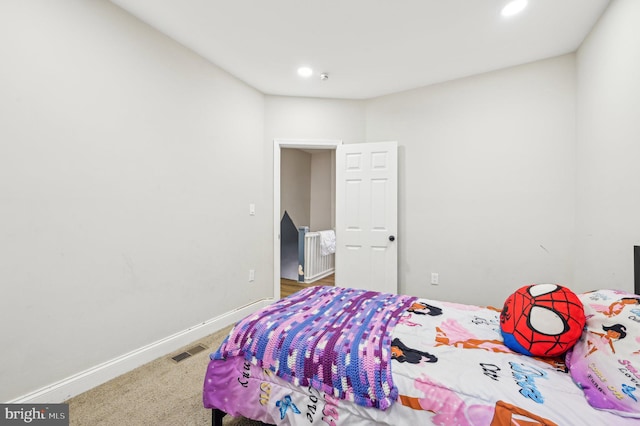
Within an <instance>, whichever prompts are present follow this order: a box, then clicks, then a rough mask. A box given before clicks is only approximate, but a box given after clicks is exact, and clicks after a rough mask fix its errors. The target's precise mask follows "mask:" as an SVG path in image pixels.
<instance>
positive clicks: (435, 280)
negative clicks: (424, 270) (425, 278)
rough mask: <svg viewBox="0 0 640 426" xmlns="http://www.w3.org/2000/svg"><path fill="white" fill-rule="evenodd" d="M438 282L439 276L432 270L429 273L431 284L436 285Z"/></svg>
mask: <svg viewBox="0 0 640 426" xmlns="http://www.w3.org/2000/svg"><path fill="white" fill-rule="evenodd" d="M439 283H440V277H439V276H438V273H437V272H432V273H431V284H432V285H438V284H439Z"/></svg>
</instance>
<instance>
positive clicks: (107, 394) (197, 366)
mask: <svg viewBox="0 0 640 426" xmlns="http://www.w3.org/2000/svg"><path fill="white" fill-rule="evenodd" d="M230 329H231V327H227V328H225V329H223V330H220V331H218V332H217V333H214V334H212V335H210V336H207V337H205V338H203V339H200V340H198V341H197V342H193V343H192V344H190V345H188V346H186V347H184V348H181V349H180V350H177V351H175V352H174V353H172V354H169V355H167V356H165V357H162V358H158V359H156V360H154V361H152V362H150V363H148V364H145V365H143V366H141V367H139V368H137V369H135V370H133V371H131V372H129V373H126V374H124V375H122V376H120V377H116V378H115V379H113V380H110V381H109V382H107V383H104V384H102V385H100V386H97V387H95V388H93V389H91V390H89V391H87V392H85V393H82V394H80V395H78V396H76V397H73V398H71V399H69V400H68V401H65V402H66V403H68V404H69V418H70V419H69V422H70V425H71V426H85V425H86V426H89V425H90V426H102V425H104V426H144V425H149V426H151V425H153V426H158V425H159V426H165V425H166V426H178V425H179V426H204V425H211V411H210V410H207V409H205V408H204V407H203V406H202V385H203V382H204V374H205V371H206V368H207V364H208V361H209V354H210V353H211V352H213V351H214V350H215V349H217V348H218V346H219V345H220V343H222V340H223V339H224V337H225V336H226V335H227V334H228V332H229V330H230ZM198 344H200V345H202V346H204V347H205V348H207V349H206V350H203V351H201V352H198V353H196V354H194V355H192V356H191V357H189V358H186V359H184V360H182V361H180V362H178V363H176V362H175V361H174V360H172V359H171V357H173V356H175V355H177V354H180V353H182V352H185V351H186V350H187V349H189V348H192V347H194V346H196V345H198ZM223 424H224V425H228V426H258V425H260V424H261V423H260V422H254V421H251V420H248V419H244V418H233V417H230V416H225V418H224V422H223Z"/></svg>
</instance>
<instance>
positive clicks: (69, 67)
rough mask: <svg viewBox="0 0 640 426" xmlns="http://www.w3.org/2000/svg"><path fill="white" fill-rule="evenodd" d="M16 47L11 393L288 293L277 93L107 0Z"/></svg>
mask: <svg viewBox="0 0 640 426" xmlns="http://www.w3.org/2000/svg"><path fill="white" fill-rule="evenodd" d="M0 57H1V58H2V66H0V93H1V95H0V217H1V219H0V283H2V284H1V285H2V295H1V296H0V330H1V332H0V336H1V337H0V340H1V346H2V351H0V383H2V385H1V386H0V401H5V400H11V399H13V398H17V397H19V396H21V395H24V394H25V393H27V392H31V391H33V390H35V389H37V388H40V387H41V386H45V385H48V384H50V383H53V382H55V381H58V380H61V379H64V378H66V377H68V376H70V375H72V374H75V373H78V372H80V371H82V370H84V369H87V368H90V367H93V366H96V365H98V364H100V363H101V362H104V361H106V360H111V359H113V358H114V357H117V356H120V355H122V354H126V353H127V352H129V351H132V350H135V349H137V348H140V347H143V346H144V345H147V344H150V343H152V342H155V341H157V340H159V339H164V338H166V337H167V336H170V335H172V333H177V332H180V331H181V330H185V329H187V328H189V327H192V326H194V325H197V324H200V323H202V322H203V321H206V320H208V319H211V318H214V317H216V316H217V315H220V314H222V313H225V312H228V311H231V310H233V309H236V308H238V307H241V306H244V305H247V304H248V303H250V302H252V301H255V300H259V299H263V298H265V297H269V296H272V294H273V291H272V290H273V265H272V263H273V254H272V251H271V247H272V245H273V242H272V230H271V228H272V223H273V222H272V220H273V219H272V214H273V213H272V212H273V210H272V208H271V207H270V206H271V205H272V204H271V198H270V197H271V188H272V183H271V181H270V180H269V179H270V177H271V176H272V174H271V168H270V167H271V162H270V155H271V150H270V149H266V148H265V144H264V124H263V118H264V96H263V95H262V94H260V93H259V92H257V91H256V90H254V89H252V88H249V87H247V86H246V85H245V84H244V83H241V82H239V81H238V80H237V79H235V78H234V77H231V76H229V75H228V74H226V73H225V72H223V71H221V70H220V69H219V68H217V67H216V66H214V65H212V64H211V63H208V62H206V61H205V60H203V59H202V58H200V57H199V56H196V55H195V54H193V53H190V52H189V51H187V50H186V49H185V48H183V47H182V46H180V45H178V44H177V43H175V42H173V41H171V40H170V39H168V38H167V37H165V36H162V35H160V34H159V33H158V32H156V31H154V30H152V29H151V28H150V27H148V26H146V25H144V24H142V23H140V22H139V21H137V20H136V19H134V18H132V17H131V16H130V15H128V14H127V13H125V12H123V11H121V10H120V9H119V8H117V7H116V6H114V5H113V4H111V3H109V2H106V1H100V2H98V1H90V2H88V1H84V0H58V1H55V2H52V1H49V0H31V1H28V2H26V1H22V0H7V1H3V2H2V3H1V5H0ZM265 181H267V182H266V183H265ZM249 203H255V204H256V211H257V214H256V216H254V217H250V216H249V214H248V206H249ZM249 268H255V270H256V281H255V282H254V283H251V284H249V283H248V279H247V278H248V275H247V274H248V269H249Z"/></svg>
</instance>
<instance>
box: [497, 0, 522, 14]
mask: <svg viewBox="0 0 640 426" xmlns="http://www.w3.org/2000/svg"><path fill="white" fill-rule="evenodd" d="M527 3H528V1H527V0H513V1H510V2H509V3H507V5H506V6H505V7H503V8H502V12H501V13H502V16H513V15H516V14H518V13H520V12H522V11H523V10H524V8H525V7H527Z"/></svg>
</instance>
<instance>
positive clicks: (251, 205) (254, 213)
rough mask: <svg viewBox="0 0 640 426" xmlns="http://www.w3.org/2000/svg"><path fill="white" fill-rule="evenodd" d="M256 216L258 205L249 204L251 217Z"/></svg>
mask: <svg viewBox="0 0 640 426" xmlns="http://www.w3.org/2000/svg"><path fill="white" fill-rule="evenodd" d="M255 215H256V205H255V204H253V203H251V204H249V216H255Z"/></svg>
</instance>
